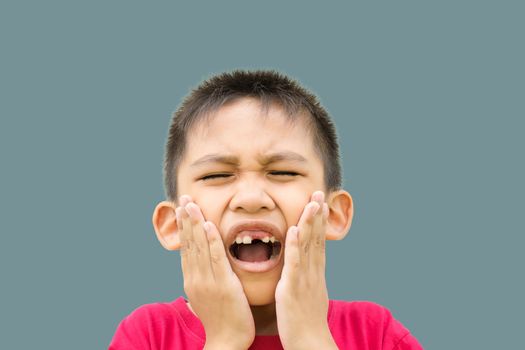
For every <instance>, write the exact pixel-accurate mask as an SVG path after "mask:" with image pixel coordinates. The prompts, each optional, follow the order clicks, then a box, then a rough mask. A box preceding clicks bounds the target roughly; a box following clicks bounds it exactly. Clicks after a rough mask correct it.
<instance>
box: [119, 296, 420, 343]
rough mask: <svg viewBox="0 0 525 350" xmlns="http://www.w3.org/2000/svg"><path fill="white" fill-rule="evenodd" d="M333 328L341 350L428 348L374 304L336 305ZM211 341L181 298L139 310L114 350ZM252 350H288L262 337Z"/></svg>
mask: <svg viewBox="0 0 525 350" xmlns="http://www.w3.org/2000/svg"><path fill="white" fill-rule="evenodd" d="M328 326H329V328H330V331H331V333H332V337H333V338H334V340H335V342H336V344H337V346H338V347H339V349H352V350H372V349H374V350H421V349H423V347H422V346H421V345H420V344H419V343H418V341H417V340H416V338H414V337H413V336H412V335H411V334H410V332H409V331H408V330H407V329H406V328H405V327H403V325H402V324H401V323H400V322H398V321H397V320H395V319H394V318H393V317H392V314H391V313H390V311H388V310H387V309H386V308H384V307H383V306H380V305H377V304H375V303H372V302H367V301H353V302H347V301H340V300H330V304H329V307H328ZM205 339H206V336H205V333H204V327H203V326H202V323H201V322H200V320H199V319H198V318H197V316H195V314H194V313H193V312H192V311H191V310H190V309H189V308H188V306H187V305H186V301H185V300H184V298H183V297H179V298H178V299H176V300H174V301H172V302H171V303H156V304H148V305H143V306H141V307H139V308H138V309H136V310H135V311H133V312H132V313H131V314H130V315H129V316H127V317H126V318H125V319H124V320H122V322H121V323H120V325H119V326H118V328H117V331H116V332H115V335H114V336H113V340H112V341H111V344H110V346H109V350H124V349H125V350H138V349H141V350H142V349H148V350H149V349H150V350H174V349H188V350H193V349H202V348H203V347H204V343H205ZM250 349H252V350H257V349H260V350H263V349H264V350H269V349H283V347H282V345H281V341H280V340H279V336H278V335H257V336H255V340H254V342H253V344H252V345H251V346H250Z"/></svg>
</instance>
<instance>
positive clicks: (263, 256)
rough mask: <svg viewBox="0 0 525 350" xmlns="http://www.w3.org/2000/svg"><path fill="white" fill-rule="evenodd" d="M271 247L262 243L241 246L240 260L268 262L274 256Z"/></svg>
mask: <svg viewBox="0 0 525 350" xmlns="http://www.w3.org/2000/svg"><path fill="white" fill-rule="evenodd" d="M271 249H272V248H271V247H270V245H268V244H266V243H263V242H261V241H257V242H253V243H252V244H240V245H239V251H238V254H239V260H242V261H250V262H257V261H266V260H268V259H269V258H270V255H271V254H272V251H271Z"/></svg>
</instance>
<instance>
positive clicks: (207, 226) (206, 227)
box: [202, 221, 211, 233]
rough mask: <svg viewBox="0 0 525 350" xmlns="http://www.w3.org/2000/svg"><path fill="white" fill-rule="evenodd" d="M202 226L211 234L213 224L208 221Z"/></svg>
mask: <svg viewBox="0 0 525 350" xmlns="http://www.w3.org/2000/svg"><path fill="white" fill-rule="evenodd" d="M202 226H203V227H204V230H205V231H206V233H210V232H211V224H210V223H209V222H208V221H206V222H205V223H204V225H202Z"/></svg>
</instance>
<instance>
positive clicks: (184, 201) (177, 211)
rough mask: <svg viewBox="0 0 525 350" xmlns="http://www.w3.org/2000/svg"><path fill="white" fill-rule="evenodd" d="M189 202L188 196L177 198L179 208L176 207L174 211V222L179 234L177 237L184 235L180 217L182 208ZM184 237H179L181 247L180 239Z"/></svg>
mask: <svg viewBox="0 0 525 350" xmlns="http://www.w3.org/2000/svg"><path fill="white" fill-rule="evenodd" d="M190 201H191V197H190V196H188V195H182V196H181V197H180V198H179V204H180V206H179V207H177V208H176V209H175V217H176V220H177V231H178V233H179V235H181V236H182V235H183V234H184V233H183V232H182V216H181V210H184V209H183V208H184V206H186V204H188V203H189V202H190ZM183 238H184V237H180V240H181V246H182V239H183ZM181 249H182V248H181Z"/></svg>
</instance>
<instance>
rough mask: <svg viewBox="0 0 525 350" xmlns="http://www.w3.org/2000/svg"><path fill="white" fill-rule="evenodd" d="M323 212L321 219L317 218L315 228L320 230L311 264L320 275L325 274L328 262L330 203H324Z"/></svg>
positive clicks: (313, 249)
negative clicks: (327, 228) (327, 224)
mask: <svg viewBox="0 0 525 350" xmlns="http://www.w3.org/2000/svg"><path fill="white" fill-rule="evenodd" d="M321 212H322V214H321V216H320V219H319V220H316V223H315V224H314V228H313V230H314V231H315V230H318V232H319V234H318V235H316V241H315V242H314V244H313V247H312V252H311V254H310V256H311V266H312V267H313V269H315V270H316V271H317V274H318V275H323V276H324V275H325V264H326V223H327V220H328V212H329V210H328V204H326V203H323V209H322V210H321Z"/></svg>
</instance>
